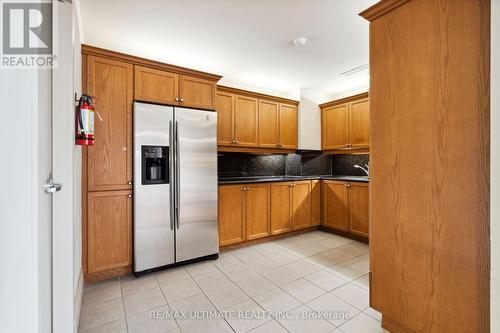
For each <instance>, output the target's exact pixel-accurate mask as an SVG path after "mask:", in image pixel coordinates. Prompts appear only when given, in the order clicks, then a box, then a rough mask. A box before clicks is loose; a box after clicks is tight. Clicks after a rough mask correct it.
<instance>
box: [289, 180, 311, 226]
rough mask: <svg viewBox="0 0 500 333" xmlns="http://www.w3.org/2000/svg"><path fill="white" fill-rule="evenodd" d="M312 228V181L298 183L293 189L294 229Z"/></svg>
mask: <svg viewBox="0 0 500 333" xmlns="http://www.w3.org/2000/svg"><path fill="white" fill-rule="evenodd" d="M310 226H311V181H305V182H297V183H294V184H293V187H292V227H293V229H294V230H297V229H303V228H307V227H310Z"/></svg>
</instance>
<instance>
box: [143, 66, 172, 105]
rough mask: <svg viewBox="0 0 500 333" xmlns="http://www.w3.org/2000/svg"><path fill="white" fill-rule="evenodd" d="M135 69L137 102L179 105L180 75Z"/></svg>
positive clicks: (151, 69)
mask: <svg viewBox="0 0 500 333" xmlns="http://www.w3.org/2000/svg"><path fill="white" fill-rule="evenodd" d="M134 68H135V80H134V82H135V96H134V97H135V99H136V100H139V101H145V102H153V103H160V104H169V105H177V97H179V75H178V74H175V73H171V72H167V71H162V70H158V69H153V68H148V67H143V66H134Z"/></svg>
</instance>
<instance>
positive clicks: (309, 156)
mask: <svg viewBox="0 0 500 333" xmlns="http://www.w3.org/2000/svg"><path fill="white" fill-rule="evenodd" d="M331 161H332V159H331V156H329V155H322V154H321V152H300V153H299V154H288V155H256V154H245V153H219V155H218V170H219V177H221V178H224V177H244V176H284V175H288V176H301V175H308V176H310V175H331V174H332V173H331V172H332V163H331Z"/></svg>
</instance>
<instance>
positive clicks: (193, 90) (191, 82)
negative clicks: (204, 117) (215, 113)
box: [179, 75, 217, 110]
mask: <svg viewBox="0 0 500 333" xmlns="http://www.w3.org/2000/svg"><path fill="white" fill-rule="evenodd" d="M179 90H180V92H179V105H180V106H185V107H191V108H199V109H207V110H215V103H216V98H215V93H216V90H217V84H216V82H214V81H210V80H205V79H200V78H196V77H192V76H188V75H180V77H179Z"/></svg>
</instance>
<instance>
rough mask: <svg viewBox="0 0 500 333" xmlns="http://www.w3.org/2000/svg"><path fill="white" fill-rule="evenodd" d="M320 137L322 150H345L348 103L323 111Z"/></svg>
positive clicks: (347, 137) (347, 127)
mask: <svg viewBox="0 0 500 333" xmlns="http://www.w3.org/2000/svg"><path fill="white" fill-rule="evenodd" d="M321 115H322V118H321V125H322V128H321V130H322V131H321V135H322V138H323V140H322V145H323V149H324V150H328V149H338V148H346V147H347V145H348V144H349V143H350V142H349V103H345V104H340V105H335V106H331V107H328V108H325V109H323V111H322V113H321Z"/></svg>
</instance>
